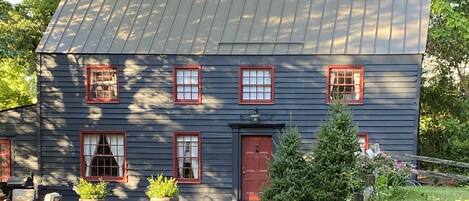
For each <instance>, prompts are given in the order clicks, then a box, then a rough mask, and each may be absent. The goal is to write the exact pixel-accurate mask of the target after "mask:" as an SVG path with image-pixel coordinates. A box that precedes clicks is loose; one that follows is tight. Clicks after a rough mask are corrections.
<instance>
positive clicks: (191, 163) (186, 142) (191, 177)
mask: <svg viewBox="0 0 469 201" xmlns="http://www.w3.org/2000/svg"><path fill="white" fill-rule="evenodd" d="M174 152H175V153H174V163H175V164H174V174H175V177H176V178H177V179H178V181H179V183H200V181H201V180H200V177H201V172H202V171H201V169H200V168H201V167H202V166H201V164H200V162H201V161H200V133H199V132H176V133H175V134H174Z"/></svg>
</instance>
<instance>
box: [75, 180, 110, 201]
mask: <svg viewBox="0 0 469 201" xmlns="http://www.w3.org/2000/svg"><path fill="white" fill-rule="evenodd" d="M73 190H74V191H75V192H76V193H77V194H78V196H80V198H82V199H104V198H106V196H107V195H108V191H107V182H104V181H103V180H100V181H99V183H96V184H93V183H91V182H88V181H86V180H85V179H83V178H81V177H80V179H79V180H78V184H77V185H76V186H74V187H73Z"/></svg>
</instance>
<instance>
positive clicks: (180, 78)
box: [176, 72, 184, 84]
mask: <svg viewBox="0 0 469 201" xmlns="http://www.w3.org/2000/svg"><path fill="white" fill-rule="evenodd" d="M178 74H179V72H178ZM176 79H177V84H182V83H183V82H184V77H183V76H177V78H176Z"/></svg>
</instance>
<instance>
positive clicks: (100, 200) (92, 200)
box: [80, 198, 106, 201]
mask: <svg viewBox="0 0 469 201" xmlns="http://www.w3.org/2000/svg"><path fill="white" fill-rule="evenodd" d="M80 201H106V199H83V198H80Z"/></svg>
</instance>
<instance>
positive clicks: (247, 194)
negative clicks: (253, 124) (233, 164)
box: [241, 136, 272, 201]
mask: <svg viewBox="0 0 469 201" xmlns="http://www.w3.org/2000/svg"><path fill="white" fill-rule="evenodd" d="M271 158H272V137H271V136H243V137H242V170H241V171H242V186H241V187H242V200H244V201H257V200H259V191H260V189H261V186H262V185H263V184H265V183H266V182H267V169H268V161H269V160H270V159H271Z"/></svg>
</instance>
